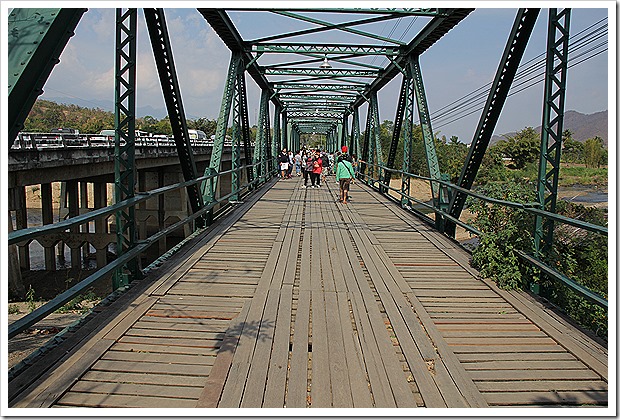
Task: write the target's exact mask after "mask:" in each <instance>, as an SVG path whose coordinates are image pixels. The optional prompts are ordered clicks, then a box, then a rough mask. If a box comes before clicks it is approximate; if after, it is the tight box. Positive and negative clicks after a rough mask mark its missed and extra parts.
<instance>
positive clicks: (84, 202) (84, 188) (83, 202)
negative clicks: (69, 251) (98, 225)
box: [79, 181, 90, 261]
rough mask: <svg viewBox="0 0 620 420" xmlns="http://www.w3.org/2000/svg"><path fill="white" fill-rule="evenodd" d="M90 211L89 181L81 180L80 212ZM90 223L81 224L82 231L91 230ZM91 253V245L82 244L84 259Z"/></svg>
mask: <svg viewBox="0 0 620 420" xmlns="http://www.w3.org/2000/svg"><path fill="white" fill-rule="evenodd" d="M88 212H89V208H88V182H84V181H81V182H80V213H79V214H85V213H88ZM89 225H90V223H86V224H84V225H82V226H80V231H81V232H83V233H88V232H89V230H90V229H89ZM89 255H90V245H89V244H88V243H85V244H84V245H82V258H83V261H86V258H88V256H89Z"/></svg>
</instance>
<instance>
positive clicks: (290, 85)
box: [273, 82, 366, 92]
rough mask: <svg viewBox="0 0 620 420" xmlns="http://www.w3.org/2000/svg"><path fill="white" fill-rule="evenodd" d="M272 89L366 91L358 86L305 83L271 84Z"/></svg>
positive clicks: (363, 87)
mask: <svg viewBox="0 0 620 420" xmlns="http://www.w3.org/2000/svg"><path fill="white" fill-rule="evenodd" d="M273 88H274V89H280V90H282V89H305V90H310V91H312V92H320V91H339V90H341V91H354V92H362V91H364V90H365V89H366V87H365V86H359V85H337V84H327V83H317V84H310V83H308V84H306V83H280V82H275V83H273Z"/></svg>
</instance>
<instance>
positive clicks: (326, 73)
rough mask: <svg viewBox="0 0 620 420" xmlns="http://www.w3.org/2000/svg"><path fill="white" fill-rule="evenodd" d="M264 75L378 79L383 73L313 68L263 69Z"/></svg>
mask: <svg viewBox="0 0 620 420" xmlns="http://www.w3.org/2000/svg"><path fill="white" fill-rule="evenodd" d="M263 71H264V74H266V75H268V76H269V75H271V76H278V75H279V76H289V75H300V76H322V77H331V76H340V77H377V76H379V75H380V74H381V71H378V70H377V71H375V70H346V69H313V68H277V69H270V68H263Z"/></svg>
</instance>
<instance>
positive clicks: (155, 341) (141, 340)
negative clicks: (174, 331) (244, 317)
mask: <svg viewBox="0 0 620 420" xmlns="http://www.w3.org/2000/svg"><path fill="white" fill-rule="evenodd" d="M119 343H128V344H152V345H158V346H180V347H197V348H205V349H210V348H216V349H217V348H220V345H221V343H222V340H221V339H216V340H201V341H191V342H190V341H188V340H185V339H182V338H153V337H135V336H123V337H121V338H120V339H119Z"/></svg>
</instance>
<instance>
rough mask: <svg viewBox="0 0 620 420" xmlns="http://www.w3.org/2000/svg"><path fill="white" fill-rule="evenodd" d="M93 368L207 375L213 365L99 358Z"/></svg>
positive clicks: (109, 370) (113, 370) (110, 370)
mask: <svg viewBox="0 0 620 420" xmlns="http://www.w3.org/2000/svg"><path fill="white" fill-rule="evenodd" d="M91 370H103V371H106V372H134V373H155V374H171V375H188V376H207V375H208V374H209V372H210V371H211V366H207V365H188V364H177V363H174V364H173V363H150V362H144V361H141V362H138V363H136V362H133V361H132V362H124V361H120V360H99V361H98V362H97V363H95V364H94V365H93V366H92V367H91Z"/></svg>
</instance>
